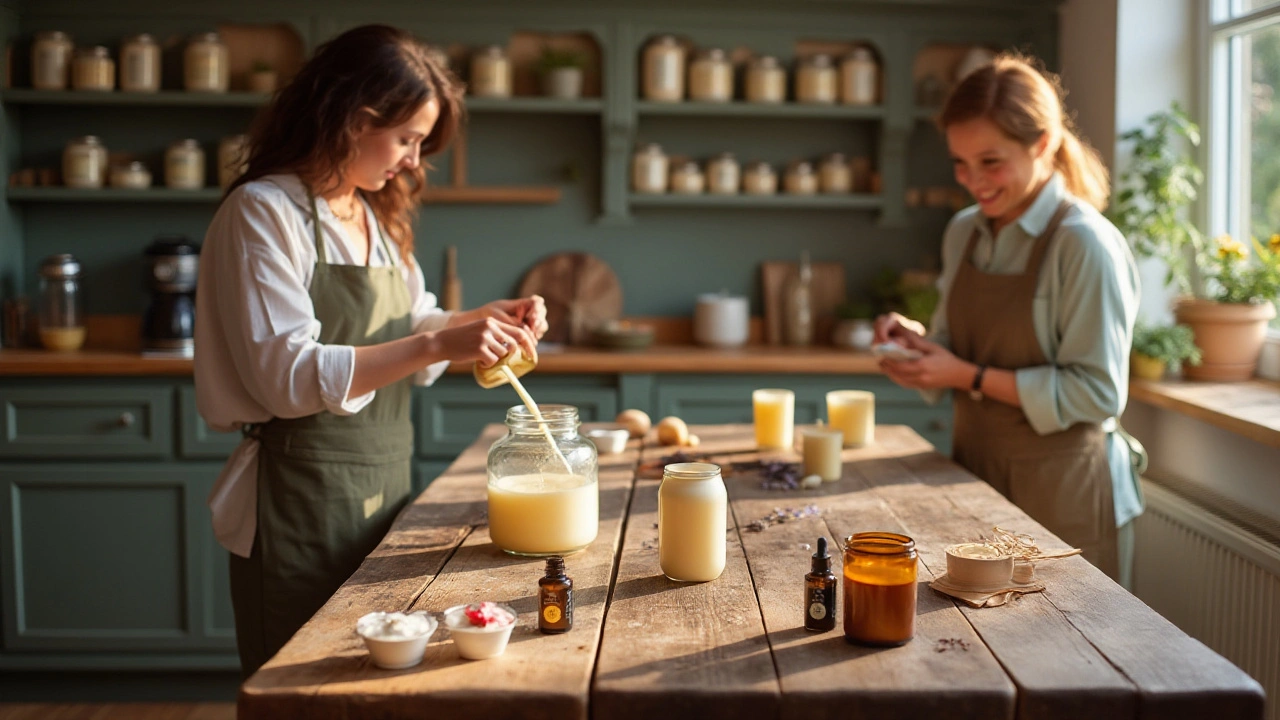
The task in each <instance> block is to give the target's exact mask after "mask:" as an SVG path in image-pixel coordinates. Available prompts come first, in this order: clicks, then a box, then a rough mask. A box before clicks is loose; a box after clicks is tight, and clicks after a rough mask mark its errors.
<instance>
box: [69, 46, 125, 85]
mask: <svg viewBox="0 0 1280 720" xmlns="http://www.w3.org/2000/svg"><path fill="white" fill-rule="evenodd" d="M71 87H72V88H74V89H76V90H98V91H104V90H108V91H109V90H115V89H116V61H115V60H112V59H111V51H110V50H108V49H106V48H105V47H103V46H102V45H94V46H93V47H85V48H80V49H79V50H76V57H75V60H74V61H73V62H72V64H71Z"/></svg>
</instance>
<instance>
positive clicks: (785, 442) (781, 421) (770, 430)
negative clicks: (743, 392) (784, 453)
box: [751, 389, 796, 450]
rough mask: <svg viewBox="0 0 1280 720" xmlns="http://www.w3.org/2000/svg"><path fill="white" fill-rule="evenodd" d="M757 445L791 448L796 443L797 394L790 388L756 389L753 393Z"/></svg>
mask: <svg viewBox="0 0 1280 720" xmlns="http://www.w3.org/2000/svg"><path fill="white" fill-rule="evenodd" d="M751 408H752V411H753V417H754V418H755V428H756V447H759V448H761V449H770V450H790V449H791V448H792V445H793V444H794V443H795V414H796V394H795V393H793V392H791V391H790V390H774V389H768V390H756V391H754V392H752V393H751Z"/></svg>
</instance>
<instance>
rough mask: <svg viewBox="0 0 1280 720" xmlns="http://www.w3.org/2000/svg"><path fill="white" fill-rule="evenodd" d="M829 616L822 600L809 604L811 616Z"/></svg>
mask: <svg viewBox="0 0 1280 720" xmlns="http://www.w3.org/2000/svg"><path fill="white" fill-rule="evenodd" d="M826 616H827V608H826V606H825V605H823V604H822V603H820V602H815V603H811V604H810V605H809V617H811V618H813V619H814V620H821V619H822V618H824V617H826Z"/></svg>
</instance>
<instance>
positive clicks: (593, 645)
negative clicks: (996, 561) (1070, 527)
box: [239, 426, 1264, 720]
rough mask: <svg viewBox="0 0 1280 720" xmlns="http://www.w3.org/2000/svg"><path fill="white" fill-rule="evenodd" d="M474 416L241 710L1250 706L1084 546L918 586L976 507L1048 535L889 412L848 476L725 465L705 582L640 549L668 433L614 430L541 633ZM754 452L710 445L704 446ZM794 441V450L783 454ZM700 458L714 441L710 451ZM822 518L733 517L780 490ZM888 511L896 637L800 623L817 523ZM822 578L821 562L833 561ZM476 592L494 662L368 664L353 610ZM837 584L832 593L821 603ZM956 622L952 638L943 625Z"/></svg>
mask: <svg viewBox="0 0 1280 720" xmlns="http://www.w3.org/2000/svg"><path fill="white" fill-rule="evenodd" d="M501 431H502V428H500V427H497V426H495V427H491V428H489V429H488V430H487V431H486V432H485V433H484V434H483V435H482V436H481V437H480V438H479V439H478V440H477V441H476V443H475V444H474V445H472V446H471V448H469V449H468V450H467V451H466V452H465V453H464V454H463V455H462V456H460V457H459V458H458V461H457V462H456V463H455V464H454V465H453V467H452V468H450V470H449V471H448V472H447V473H445V474H444V475H442V476H441V477H440V478H439V479H437V480H436V481H435V482H434V483H432V484H431V486H430V487H429V488H428V489H427V490H426V491H425V492H424V493H423V494H422V495H421V496H420V497H419V498H418V499H417V500H416V501H415V502H414V503H413V504H412V505H411V506H409V507H408V508H407V509H406V510H405V511H404V513H403V514H402V515H401V516H400V518H399V519H398V520H397V522H396V525H395V527H394V528H393V530H392V531H391V533H390V534H389V535H388V536H387V537H386V539H385V540H384V541H383V543H382V545H381V546H379V548H378V549H377V550H376V551H375V552H374V553H373V554H372V555H370V556H369V558H368V559H367V560H366V561H365V563H364V564H363V565H362V566H361V567H360V569H359V570H358V571H357V572H356V573H355V574H354V575H353V576H352V577H351V578H350V580H348V581H347V583H346V584H345V585H343V586H342V588H341V589H340V590H338V592H337V593H336V594H335V595H334V597H333V598H332V599H331V600H330V601H329V602H328V603H327V604H326V605H325V606H324V608H322V609H321V610H320V612H318V613H317V614H316V616H315V617H314V618H312V619H311V621H310V622H308V623H307V625H306V626H305V627H303V628H302V630H301V631H299V632H298V634H297V635H296V636H295V637H294V638H293V639H292V640H291V641H290V642H289V644H288V645H286V646H285V648H284V649H283V650H282V651H281V652H280V653H279V654H278V655H277V656H276V657H275V658H273V659H272V660H271V661H270V662H269V663H268V664H267V665H266V666H265V667H263V668H262V670H260V671H259V672H258V673H257V674H255V675H254V676H253V677H252V678H250V679H249V680H248V681H247V682H246V683H245V684H244V687H243V688H242V691H241V694H240V700H239V713H240V715H239V716H240V717H241V718H264V719H265V718H274V719H279V718H391V717H435V718H450V719H454V718H547V719H548V720H551V719H555V720H567V719H572V718H586V717H588V716H591V717H594V718H602V719H604V718H624V719H625V718H644V719H645V720H653V718H662V719H663V720H672V719H673V718H684V717H689V718H695V717H697V718H717V717H724V718H734V719H735V720H740V719H741V718H757V717H760V718H773V717H785V718H847V717H866V718H877V717H886V718H888V717H892V718H922V719H923V718H927V719H929V720H938V719H940V718H975V719H981V720H992V719H996V718H1010V719H1011V718H1015V717H1017V718H1020V719H1026V720H1030V719H1032V718H1064V719H1067V718H1070V719H1073V720H1076V719H1079V718H1098V719H1101V718H1213V719H1214V720H1228V719H1231V718H1261V717H1262V716H1263V708H1264V699H1263V693H1262V690H1261V688H1260V687H1259V685H1258V684H1257V683H1256V682H1254V681H1253V680H1252V679H1250V678H1249V677H1248V676H1247V675H1245V673H1243V672H1242V671H1240V670H1239V669H1237V668H1236V667H1235V666H1233V665H1232V664H1231V663H1229V662H1227V661H1226V660H1225V659H1223V658H1222V657H1220V656H1218V655H1216V654H1215V653H1213V652H1212V651H1211V650H1209V649H1208V648H1206V647H1205V646H1203V645H1202V644H1200V643H1199V642H1197V641H1196V640H1193V639H1192V638H1190V637H1188V636H1187V635H1186V634H1184V633H1183V632H1181V631H1180V630H1178V629H1177V628H1175V627H1174V626H1173V625H1171V624H1170V623H1168V622H1167V621H1165V620H1164V619H1163V618H1162V617H1160V616H1159V615H1157V614H1156V613H1155V612H1154V611H1152V610H1151V609H1149V608H1148V607H1147V606H1146V605H1144V604H1143V603H1142V602H1141V601H1139V600H1138V599H1137V598H1135V597H1133V596H1132V595H1130V594H1129V593H1127V592H1125V591H1124V590H1123V589H1122V588H1120V587H1119V586H1117V585H1116V584H1114V583H1113V582H1111V580H1109V579H1108V578H1107V577H1106V576H1104V575H1103V574H1102V573H1101V572H1099V571H1098V570H1096V569H1094V568H1093V566H1091V565H1089V564H1088V563H1087V562H1085V561H1084V560H1083V559H1081V558H1079V557H1073V558H1069V559H1065V560H1054V561H1049V562H1045V563H1042V564H1041V566H1040V567H1039V568H1038V570H1037V572H1038V575H1039V576H1040V577H1041V578H1042V579H1043V580H1044V581H1045V583H1046V584H1047V588H1048V589H1047V590H1046V591H1045V592H1043V593H1035V594H1030V595H1025V596H1023V597H1022V598H1021V599H1019V600H1017V601H1015V602H1011V603H1010V604H1009V605H1007V606H1005V607H1000V608H986V609H980V610H975V609H971V608H969V607H967V606H964V605H963V604H960V605H957V603H955V602H953V601H952V600H951V599H949V598H947V597H945V596H942V595H939V594H937V593H936V592H934V591H932V590H930V589H929V588H928V587H927V586H926V585H925V584H924V583H927V582H928V581H929V580H930V579H932V578H933V577H935V576H936V575H939V574H941V573H942V572H943V571H944V569H945V564H946V563H945V555H944V553H943V548H944V547H945V546H946V545H948V544H950V543H952V542H956V541H958V540H961V539H968V538H972V537H974V536H975V535H977V534H978V533H979V532H984V531H989V530H990V529H991V527H992V526H993V525H1000V526H1001V527H1005V528H1009V529H1012V530H1016V531H1019V532H1028V533H1031V534H1032V535H1034V536H1035V537H1036V538H1037V539H1038V540H1039V541H1040V544H1041V546H1042V547H1043V548H1044V549H1046V550H1047V549H1054V548H1062V547H1065V546H1063V545H1062V544H1061V542H1060V541H1058V540H1057V539H1056V538H1054V537H1053V536H1052V535H1050V534H1049V533H1048V532H1047V531H1045V530H1044V529H1043V528H1042V527H1040V526H1039V525H1038V524H1036V523H1035V522H1034V521H1032V520H1031V519H1030V518H1028V517H1027V516H1026V515H1025V514H1023V513H1022V512H1021V511H1019V510H1018V509H1017V508H1016V507H1015V506H1014V505H1012V504H1010V503H1009V502H1007V501H1006V500H1005V499H1004V498H1002V497H1001V496H1000V495H999V494H997V493H996V492H995V491H994V490H992V489H991V488H990V487H989V486H987V485H986V484H985V483H983V482H981V481H979V480H977V479H976V478H974V477H973V476H972V475H969V474H968V473H967V472H965V471H964V470H963V469H961V468H960V467H958V466H957V465H955V464H954V463H952V462H951V461H950V460H948V459H946V458H945V457H942V456H940V455H938V454H937V453H935V452H933V449H932V447H930V446H929V445H928V444H927V443H926V442H925V441H924V440H922V439H921V438H920V437H919V436H917V435H916V434H915V433H913V432H912V431H911V430H910V429H907V428H905V427H900V426H882V427H879V428H877V435H876V438H877V443H876V445H875V446H874V447H870V448H865V449H860V450H846V451H845V473H844V478H843V479H842V480H840V481H838V482H835V483H828V484H826V485H824V486H823V487H822V488H821V489H819V490H814V491H792V492H779V491H769V490H764V489H763V488H761V487H760V478H759V477H758V476H753V475H748V474H746V473H740V474H738V475H736V476H733V477H729V478H727V479H726V485H727V487H728V489H729V497H730V513H729V527H730V532H729V540H728V543H729V545H728V548H729V552H728V564H727V566H726V568H725V571H724V574H723V575H722V576H721V577H720V578H719V579H718V580H715V581H713V582H709V583H703V584H682V583H675V582H672V581H670V580H667V579H666V578H665V577H664V576H663V575H662V574H661V572H660V571H659V569H658V552H657V533H658V531H657V489H658V482H659V480H658V478H654V477H648V476H647V475H648V473H643V472H638V467H639V466H640V464H641V462H642V461H645V462H648V461H653V460H656V459H658V458H659V457H660V456H662V455H663V454H665V453H666V452H667V449H664V448H660V447H656V446H653V445H643V444H642V443H641V442H640V441H633V442H632V443H631V447H630V448H629V449H628V451H627V452H626V453H624V454H622V455H613V456H602V457H601V462H600V533H599V536H598V537H597V539H596V541H595V543H593V544H592V545H591V546H590V547H589V548H588V549H587V550H585V551H583V552H582V553H579V554H577V555H573V556H570V557H569V558H568V560H567V565H568V569H569V574H570V575H571V577H572V578H573V580H574V585H575V588H576V593H575V597H576V601H577V609H576V614H575V618H574V629H573V630H572V631H571V632H569V633H566V634H564V635H541V634H539V633H538V631H537V623H536V619H535V617H536V614H535V613H536V611H535V590H536V588H537V580H538V578H539V577H541V575H542V570H543V563H542V562H541V561H539V560H531V559H520V558H514V557H510V556H507V555H505V554H503V553H502V552H501V551H499V550H497V549H496V548H495V547H494V546H493V544H492V543H491V542H490V541H489V532H488V529H487V527H486V525H485V493H486V490H485V454H486V452H487V450H488V447H489V445H490V444H491V443H492V442H493V440H494V439H496V438H497V437H498V436H499V435H500V433H501ZM694 432H696V433H697V434H698V435H699V436H701V438H702V440H703V446H702V447H701V448H699V450H701V451H706V452H712V453H729V452H732V451H749V450H750V448H751V447H752V445H753V439H752V434H751V428H750V427H749V426H709V427H699V428H695V429H694ZM754 457H758V456H756V455H754V454H751V453H746V454H733V455H728V454H726V455H724V456H723V463H724V464H728V462H730V461H740V460H746V459H751V458H754ZM793 459H794V458H793ZM712 461H716V459H715V458H713V459H712ZM811 503H812V504H815V505H817V506H818V507H819V508H820V509H821V516H820V517H816V518H807V519H803V520H797V521H794V522H790V523H785V524H779V525H772V526H770V527H768V528H767V529H766V530H764V531H761V532H751V531H748V530H746V529H745V528H746V526H747V525H748V524H750V522H751V521H752V520H753V519H756V518H760V517H763V516H765V515H767V514H769V513H770V512H771V511H772V510H773V509H774V508H778V507H801V506H804V505H807V504H811ZM873 529H875V530H892V531H896V532H901V533H906V534H908V535H910V536H912V537H913V538H915V540H916V543H917V545H918V547H919V551H920V561H921V564H920V579H921V583H922V584H921V586H920V590H919V606H918V616H917V623H916V637H915V639H914V640H913V641H912V642H910V643H908V644H907V645H905V646H903V647H900V648H894V649H875V648H864V647H858V646H854V645H850V644H848V643H846V642H845V640H844V637H843V635H842V633H841V631H840V624H839V623H837V626H836V629H835V630H833V631H831V632H828V633H822V634H814V633H809V632H806V631H805V630H804V629H803V627H802V623H803V615H802V602H801V595H802V586H803V576H804V574H805V573H806V572H808V570H809V556H810V555H811V553H812V550H811V549H809V546H810V545H812V544H813V543H814V542H815V540H816V538H817V537H818V536H820V535H826V536H827V537H828V538H829V539H834V538H843V537H845V536H848V535H849V534H851V533H853V532H856V531H863V530H873ZM834 564H835V566H836V567H835V568H834V570H835V572H836V574H837V576H838V575H839V572H840V571H839V567H838V565H839V560H838V554H837V560H836V561H835V563H834ZM476 599H493V600H500V601H506V602H509V603H510V604H511V605H512V606H513V607H514V608H515V609H516V610H517V611H518V612H519V613H520V618H519V625H518V627H517V628H516V630H515V632H514V634H513V636H512V639H511V645H510V646H509V647H508V648H507V651H506V654H505V655H503V656H502V657H500V658H496V659H492V660H485V661H479V662H469V661H465V660H459V659H458V657H457V652H456V651H455V649H454V648H453V647H452V642H451V641H449V640H448V639H447V638H441V637H439V635H437V636H436V637H434V638H433V639H432V642H431V645H430V646H429V647H428V648H427V653H426V657H425V658H424V660H423V662H422V663H421V664H420V665H418V666H416V667H413V668H410V669H407V670H380V669H378V668H376V667H375V666H373V665H372V664H371V663H370V661H369V657H368V654H367V652H366V650H365V648H364V645H363V642H362V641H361V640H360V638H359V637H358V636H357V635H356V634H355V632H354V627H355V621H356V619H357V618H358V617H360V616H361V615H363V614H365V613H367V612H371V611H374V610H427V611H431V612H434V613H439V612H440V611H442V610H443V609H444V608H446V607H449V606H451V605H456V604H459V603H463V602H470V601H474V600H476ZM839 605H840V604H839V603H837V607H839ZM960 640H962V641H964V642H963V644H962V643H959V642H956V641H960Z"/></svg>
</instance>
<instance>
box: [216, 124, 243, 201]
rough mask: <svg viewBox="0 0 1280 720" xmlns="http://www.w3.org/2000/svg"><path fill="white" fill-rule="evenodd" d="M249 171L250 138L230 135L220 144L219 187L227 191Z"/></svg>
mask: <svg viewBox="0 0 1280 720" xmlns="http://www.w3.org/2000/svg"><path fill="white" fill-rule="evenodd" d="M248 169H249V136H248V135H228V136H227V137H224V138H222V140H221V141H220V142H219V143H218V187H220V188H222V189H223V190H226V189H227V188H228V187H230V186H231V183H233V182H235V181H236V178H238V177H240V176H241V175H243V174H244V172H245V170H248Z"/></svg>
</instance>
